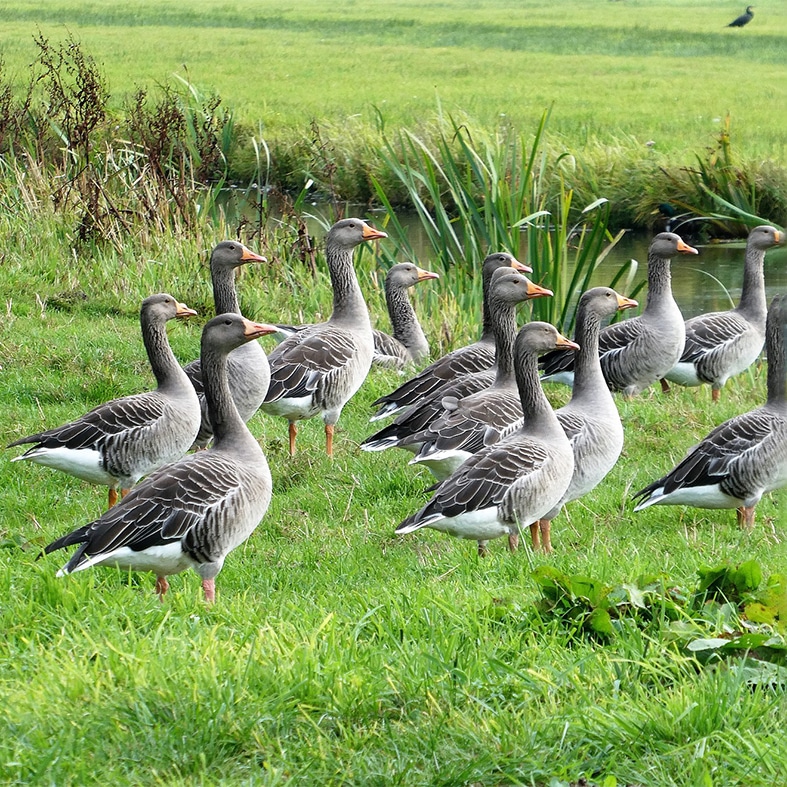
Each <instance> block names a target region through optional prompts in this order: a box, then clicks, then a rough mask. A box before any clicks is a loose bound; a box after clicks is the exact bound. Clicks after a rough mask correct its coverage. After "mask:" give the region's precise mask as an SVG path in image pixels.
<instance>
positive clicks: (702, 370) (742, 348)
mask: <svg viewBox="0 0 787 787" xmlns="http://www.w3.org/2000/svg"><path fill="white" fill-rule="evenodd" d="M783 240H784V234H783V233H781V232H779V230H777V229H776V228H775V227H770V226H768V225H761V226H759V227H755V228H754V229H753V230H751V232H750V233H749V237H748V240H747V242H746V259H745V262H744V269H743V287H742V289H741V299H740V302H739V303H738V305H737V306H736V307H735V308H734V309H731V310H729V311H723V312H711V313H709V314H700V315H698V316H697V317H692V318H691V319H690V320H686V344H685V346H684V348H683V353H682V355H681V357H680V359H679V360H678V362H677V363H676V364H675V366H673V368H672V369H670V371H669V372H667V374H666V375H665V377H666V379H667V380H669V381H670V382H674V383H679V384H680V385H688V386H693V385H702V384H703V383H704V384H708V385H710V386H711V390H712V396H713V400H714V401H717V400H718V398H719V391H720V390H721V388H722V387H723V386H724V384H725V383H726V382H727V380H729V379H730V377H734V376H735V375H737V374H740V373H741V372H742V371H744V370H746V369H748V368H749V366H751V364H753V363H754V362H755V361H756V360H757V358H758V357H759V355H760V352H761V351H762V348H763V345H764V344H765V318H766V315H767V312H768V306H767V302H766V299H765V274H764V272H763V265H764V263H765V251H766V249H770V248H772V247H773V246H776V245H777V244H779V243H781V242H782V241H783ZM665 387H666V386H665Z"/></svg>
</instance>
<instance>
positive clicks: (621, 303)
mask: <svg viewBox="0 0 787 787" xmlns="http://www.w3.org/2000/svg"><path fill="white" fill-rule="evenodd" d="M636 306H639V303H637V301H635V300H634V299H633V298H624V297H623V296H622V295H618V311H623V309H633V308H634V307H636Z"/></svg>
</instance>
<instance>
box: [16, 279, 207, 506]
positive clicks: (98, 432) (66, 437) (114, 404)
mask: <svg viewBox="0 0 787 787" xmlns="http://www.w3.org/2000/svg"><path fill="white" fill-rule="evenodd" d="M196 314H197V312H196V311H194V309H190V308H189V307H188V306H186V305H185V304H184V303H179V302H178V301H176V300H175V298H173V297H172V296H171V295H168V294H167V293H158V294H156V295H151V296H149V297H147V298H145V300H143V301H142V305H141V307H140V312H139V320H140V325H141V328H142V340H143V342H144V344H145V349H146V351H147V355H148V360H149V361H150V366H151V369H152V370H153V375H154V376H155V378H156V383H157V387H156V388H155V389H154V390H152V391H146V392H144V393H138V394H133V395H131V396H124V397H123V398H121V399H113V400H112V401H109V402H105V403H104V404H100V405H99V406H98V407H95V408H94V409H92V410H90V412H87V413H85V414H84V415H83V416H81V417H80V418H78V419H77V420H75V421H71V422H69V423H67V424H63V425H62V426H58V427H56V428H54V429H48V430H47V431H45V432H38V433H36V434H33V435H29V436H28V437H23V438H21V439H20V440H15V441H14V442H13V443H11V444H10V445H9V446H8V447H9V448H11V447H13V446H17V445H26V444H28V443H33V445H32V446H31V447H30V448H28V449H27V450H26V451H25V452H24V453H23V454H21V455H20V456H17V457H15V458H14V459H12V460H11V461H13V462H18V461H21V460H25V461H30V462H35V463H36V464H39V465H44V466H45V467H53V468H54V469H55V470H60V471H62V472H64V473H68V474H69V475H72V476H75V477H76V478H81V479H82V480H83V481H88V482H90V483H92V484H98V485H103V486H108V487H109V496H108V497H109V500H108V504H109V507H110V508H111V507H112V506H114V505H115V503H117V500H118V492H119V493H120V496H121V497H124V496H125V495H126V494H127V493H128V490H129V489H131V487H132V486H134V484H136V483H137V481H139V479H140V478H142V477H143V476H145V475H147V474H148V473H150V472H151V471H153V470H155V469H156V468H158V467H160V466H161V465H163V464H166V463H167V462H172V461H174V460H175V459H179V458H180V457H181V456H183V454H185V453H186V451H188V450H189V448H190V447H191V444H192V443H193V442H194V438H195V437H196V435H197V430H198V429H199V421H200V413H199V402H198V401H197V394H196V393H195V392H194V388H193V386H192V385H191V383H190V382H189V379H188V377H186V374H185V373H184V371H183V369H182V368H181V367H180V364H179V363H178V361H177V359H176V358H175V355H174V353H173V352H172V349H171V348H170V346H169V342H168V341H167V331H166V327H165V325H166V322H167V321H168V320H172V319H174V318H176V317H178V318H184V317H192V316H194V315H196Z"/></svg>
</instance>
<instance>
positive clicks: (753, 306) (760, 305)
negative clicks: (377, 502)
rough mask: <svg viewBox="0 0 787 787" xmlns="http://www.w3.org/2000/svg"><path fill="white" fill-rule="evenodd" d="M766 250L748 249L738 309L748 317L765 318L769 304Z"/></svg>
mask: <svg viewBox="0 0 787 787" xmlns="http://www.w3.org/2000/svg"><path fill="white" fill-rule="evenodd" d="M764 263H765V251H764V250H762V249H756V248H749V249H746V261H745V263H744V266H743V286H742V288H741V299H740V303H739V304H738V311H739V312H742V313H743V314H745V315H746V316H747V317H752V318H756V319H761V320H764V319H765V315H766V314H767V311H768V304H767V302H766V299H765V272H764V270H763V268H764Z"/></svg>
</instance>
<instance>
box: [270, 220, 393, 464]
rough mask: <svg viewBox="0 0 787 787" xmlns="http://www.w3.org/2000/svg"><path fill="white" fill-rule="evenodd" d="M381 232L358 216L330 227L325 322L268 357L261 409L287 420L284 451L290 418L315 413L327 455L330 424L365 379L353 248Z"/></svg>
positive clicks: (362, 314) (366, 354) (367, 353)
mask: <svg viewBox="0 0 787 787" xmlns="http://www.w3.org/2000/svg"><path fill="white" fill-rule="evenodd" d="M386 237H388V236H387V235H386V233H384V232H381V231H380V230H376V229H373V228H372V227H370V226H369V225H368V224H366V223H365V222H363V221H361V219H343V220H341V221H338V222H336V224H334V225H333V226H332V227H331V229H330V231H329V232H328V237H327V241H326V250H325V251H326V255H325V256H326V261H327V263H328V270H329V271H330V274H331V284H332V285H333V313H332V314H331V316H330V318H329V320H328V322H325V323H321V324H318V325H313V326H311V327H310V328H307V329H304V330H303V331H299V332H298V333H296V334H294V335H293V336H290V337H289V338H288V339H285V340H284V341H283V342H282V343H281V344H280V345H279V346H278V347H276V348H275V349H274V350H273V352H271V354H270V355H269V356H268V361H269V363H270V367H271V382H270V386H269V388H268V394H267V396H266V397H265V402H264V403H263V405H262V410H263V411H264V412H266V413H269V414H270V415H278V416H282V417H283V418H286V419H287V421H288V422H289V434H290V456H293V455H294V454H295V438H296V435H297V428H296V426H295V424H296V422H297V421H300V420H302V419H304V418H312V417H313V416H315V415H317V414H320V415H321V416H322V419H323V421H324V423H325V448H326V452H327V453H328V456H333V432H334V426H335V424H336V422H337V421H338V420H339V415H340V414H341V411H342V408H343V407H344V405H345V404H346V403H347V402H348V401H349V400H350V398H351V397H352V396H353V394H354V393H355V392H356V391H357V390H358V389H359V388H360V387H361V385H362V384H363V381H364V380H365V379H366V375H367V374H368V373H369V367H370V366H371V363H372V354H373V352H374V339H373V337H372V326H371V323H370V322H369V312H368V310H367V308H366V303H365V301H364V299H363V294H362V293H361V288H360V287H359V286H358V279H357V278H356V276H355V270H354V268H353V256H352V255H353V249H354V248H355V247H356V246H358V245H359V244H361V243H363V242H364V241H368V240H376V239H378V238H386Z"/></svg>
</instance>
